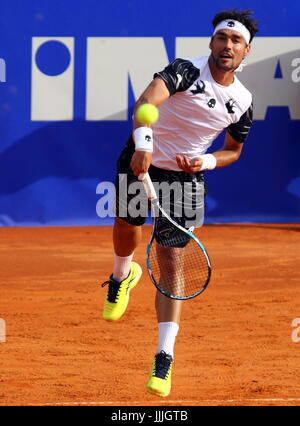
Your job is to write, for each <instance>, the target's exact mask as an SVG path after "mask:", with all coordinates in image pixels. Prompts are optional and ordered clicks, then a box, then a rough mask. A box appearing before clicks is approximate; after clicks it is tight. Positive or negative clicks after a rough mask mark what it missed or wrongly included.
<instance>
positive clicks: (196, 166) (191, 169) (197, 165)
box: [176, 154, 202, 173]
mask: <svg viewBox="0 0 300 426" xmlns="http://www.w3.org/2000/svg"><path fill="white" fill-rule="evenodd" d="M176 161H177V165H178V167H179V168H180V169H181V170H183V171H184V172H186V173H196V172H199V171H200V169H201V166H202V159H201V158H194V159H193V160H189V159H188V157H187V156H186V155H184V154H177V155H176Z"/></svg>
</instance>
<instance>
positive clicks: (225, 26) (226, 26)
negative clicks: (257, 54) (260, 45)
mask: <svg viewBox="0 0 300 426" xmlns="http://www.w3.org/2000/svg"><path fill="white" fill-rule="evenodd" d="M220 30H234V31H237V32H238V33H240V34H241V35H242V36H243V37H244V39H245V40H246V43H247V44H249V42H250V38H251V34H250V31H249V30H248V29H247V28H246V27H245V25H243V24H242V23H241V22H239V21H235V20H234V19H226V20H225V21H222V22H220V23H219V25H217V26H216V28H215V31H214V33H213V35H215V34H216V32H217V31H220Z"/></svg>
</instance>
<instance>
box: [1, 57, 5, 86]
mask: <svg viewBox="0 0 300 426" xmlns="http://www.w3.org/2000/svg"><path fill="white" fill-rule="evenodd" d="M0 83H6V62H5V60H4V59H2V58H0Z"/></svg>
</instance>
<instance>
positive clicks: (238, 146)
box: [213, 131, 244, 168]
mask: <svg viewBox="0 0 300 426" xmlns="http://www.w3.org/2000/svg"><path fill="white" fill-rule="evenodd" d="M243 145H244V144H243V143H242V142H238V141H236V140H235V139H234V138H233V137H232V136H231V135H230V133H229V132H228V131H227V132H226V136H225V141H224V145H223V146H222V148H221V149H219V150H218V151H215V152H213V155H214V156H215V157H216V160H217V164H216V168H219V167H225V166H229V164H231V163H234V162H235V161H237V160H238V159H239V158H240V155H241V153H242V149H243Z"/></svg>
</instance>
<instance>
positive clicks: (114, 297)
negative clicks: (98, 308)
mask: <svg viewBox="0 0 300 426" xmlns="http://www.w3.org/2000/svg"><path fill="white" fill-rule="evenodd" d="M141 276H142V268H141V267H140V265H138V264H137V263H135V262H131V268H130V272H129V275H128V277H127V278H125V279H124V280H123V281H121V282H119V281H116V280H114V279H113V276H112V275H111V276H110V278H109V281H105V283H103V284H102V287H104V286H105V285H107V284H108V291H107V296H106V299H105V302H104V309H103V318H104V319H105V320H107V321H117V320H118V319H120V318H121V316H122V315H123V314H124V312H125V311H126V308H127V305H128V301H129V293H130V291H131V290H132V289H133V288H134V287H135V286H136V285H137V283H138V282H139V280H140V278H141Z"/></svg>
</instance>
